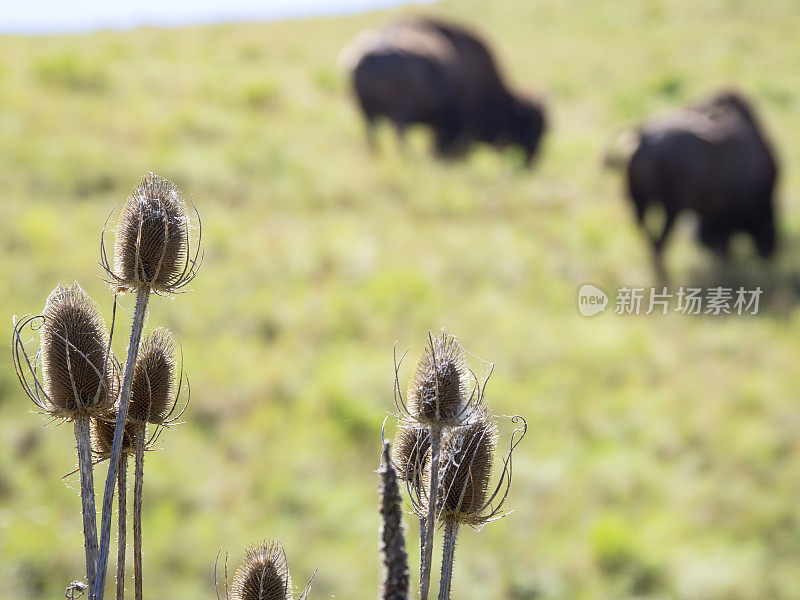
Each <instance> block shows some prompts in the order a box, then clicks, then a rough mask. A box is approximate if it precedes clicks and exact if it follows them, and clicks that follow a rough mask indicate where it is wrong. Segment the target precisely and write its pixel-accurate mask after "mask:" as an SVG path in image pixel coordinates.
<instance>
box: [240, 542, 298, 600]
mask: <svg viewBox="0 0 800 600" xmlns="http://www.w3.org/2000/svg"><path fill="white" fill-rule="evenodd" d="M231 595H232V597H233V600H292V598H293V595H292V578H291V575H289V567H288V565H287V564H286V553H285V552H284V551H283V546H281V544H280V542H278V541H276V540H273V541H269V542H267V541H263V542H260V543H258V544H255V545H253V546H250V547H249V548H247V549H246V550H245V556H244V561H243V562H242V564H241V566H240V567H239V569H238V570H237V571H236V575H234V577H233V585H232V586H231Z"/></svg>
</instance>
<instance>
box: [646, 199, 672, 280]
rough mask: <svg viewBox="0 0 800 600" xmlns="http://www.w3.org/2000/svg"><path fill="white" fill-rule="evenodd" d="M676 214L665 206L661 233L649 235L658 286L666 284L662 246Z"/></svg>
mask: <svg viewBox="0 0 800 600" xmlns="http://www.w3.org/2000/svg"><path fill="white" fill-rule="evenodd" d="M676 216H677V213H676V212H675V211H674V210H671V209H670V207H669V206H665V211H664V226H663V228H662V230H661V233H660V234H658V235H653V234H650V241H651V243H652V245H653V265H654V267H655V271H656V278H657V279H658V282H659V283H660V284H664V285H666V284H667V281H668V277H667V269H666V267H665V266H664V246H665V244H666V242H667V238H668V237H669V234H670V232H671V231H672V226H673V225H674V224H675V217H676Z"/></svg>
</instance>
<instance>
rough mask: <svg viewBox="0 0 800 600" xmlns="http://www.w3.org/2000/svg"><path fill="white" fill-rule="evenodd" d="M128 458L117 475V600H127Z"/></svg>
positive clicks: (124, 458) (124, 457) (124, 459)
mask: <svg viewBox="0 0 800 600" xmlns="http://www.w3.org/2000/svg"><path fill="white" fill-rule="evenodd" d="M127 480H128V458H127V455H126V456H123V457H122V461H121V462H120V465H119V473H118V474H117V499H118V503H119V504H118V506H119V508H118V514H117V517H118V519H119V521H118V525H117V596H116V598H117V600H124V598H125V549H126V548H125V546H126V544H127V519H128V507H127V503H128V502H127V501H128V481H127Z"/></svg>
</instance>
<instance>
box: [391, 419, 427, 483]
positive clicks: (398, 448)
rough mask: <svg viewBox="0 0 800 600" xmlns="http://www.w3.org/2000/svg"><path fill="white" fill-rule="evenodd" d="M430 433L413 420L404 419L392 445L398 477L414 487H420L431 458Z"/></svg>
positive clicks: (393, 460) (393, 459)
mask: <svg viewBox="0 0 800 600" xmlns="http://www.w3.org/2000/svg"><path fill="white" fill-rule="evenodd" d="M430 449H431V442H430V433H429V432H428V430H427V429H426V428H425V427H420V426H419V425H417V424H416V423H414V422H411V421H402V422H401V423H400V425H399V426H398V428H397V433H396V434H395V438H394V445H393V446H392V463H393V464H394V468H395V470H396V471H397V474H398V478H399V479H401V480H402V481H406V482H407V483H409V484H410V485H411V487H412V488H415V489H416V488H419V486H420V485H421V483H422V474H423V473H424V472H425V468H426V465H427V464H428V461H429V460H430Z"/></svg>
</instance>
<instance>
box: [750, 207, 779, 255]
mask: <svg viewBox="0 0 800 600" xmlns="http://www.w3.org/2000/svg"><path fill="white" fill-rule="evenodd" d="M750 235H752V236H753V241H754V242H755V244H756V250H758V253H759V254H760V255H761V256H762V257H763V258H769V257H770V256H772V255H773V254H774V252H775V245H776V241H777V233H776V231H775V216H774V214H773V212H772V210H769V211H767V212H766V213H765V214H762V215H758V216H756V217H754V218H753V220H752V222H751V225H750Z"/></svg>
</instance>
